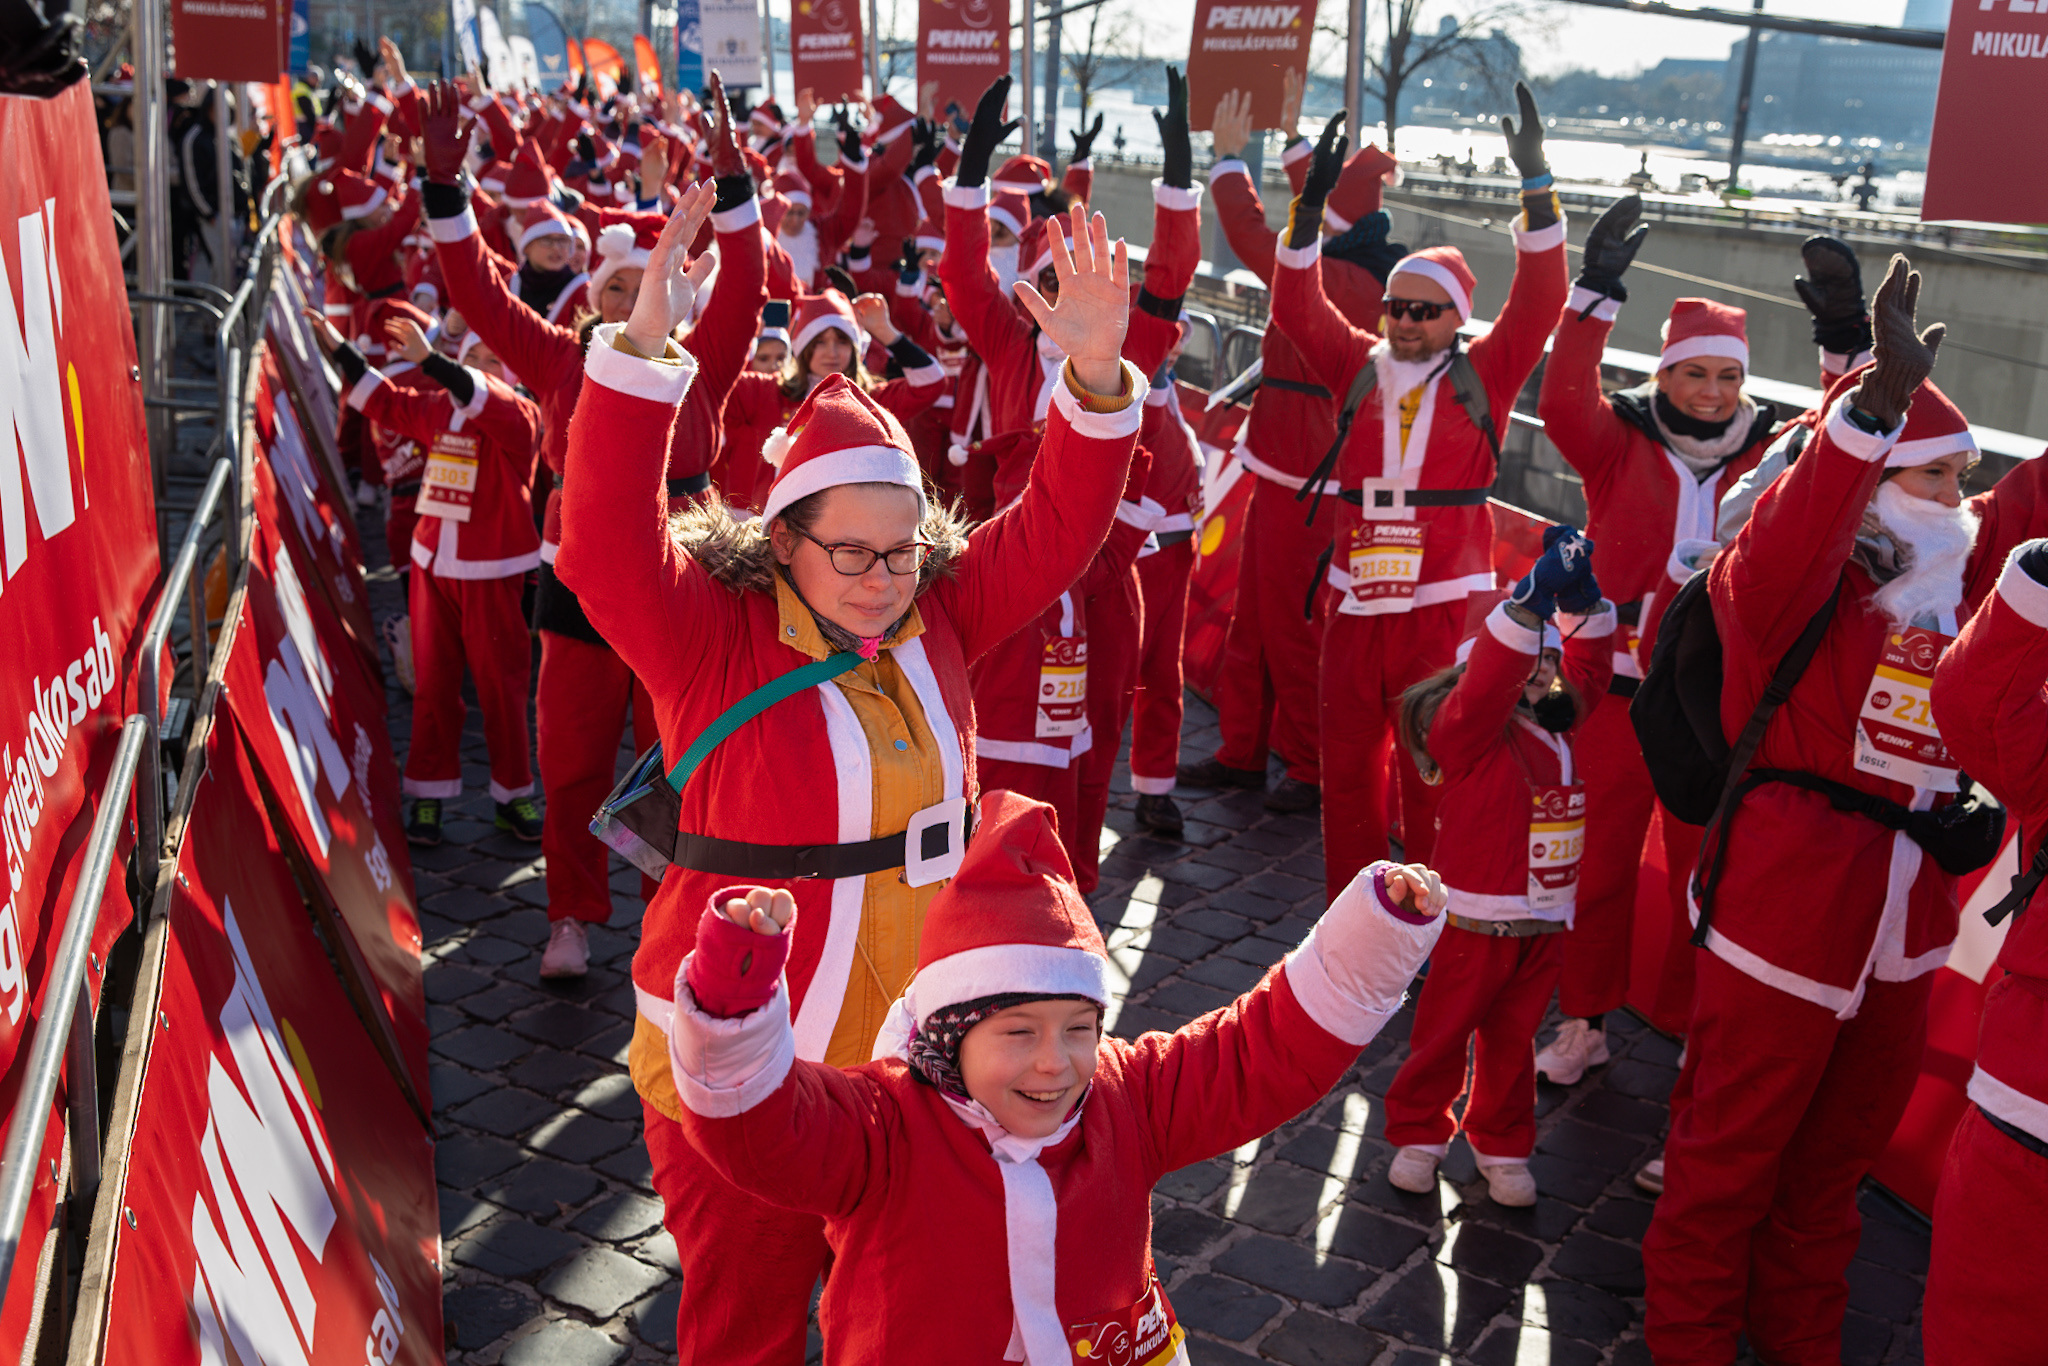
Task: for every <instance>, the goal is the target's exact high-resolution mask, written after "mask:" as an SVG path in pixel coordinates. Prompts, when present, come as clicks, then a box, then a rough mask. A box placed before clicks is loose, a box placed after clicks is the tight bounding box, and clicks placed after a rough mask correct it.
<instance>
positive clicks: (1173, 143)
mask: <svg viewBox="0 0 2048 1366" xmlns="http://www.w3.org/2000/svg"><path fill="white" fill-rule="evenodd" d="M1152 122H1154V123H1156V124H1157V125H1159V144H1160V146H1161V147H1163V148H1164V149H1165V152H1166V164H1165V166H1164V168H1163V169H1162V170H1161V172H1160V176H1159V179H1160V183H1161V184H1165V185H1171V186H1173V187H1174V188H1175V189H1177V190H1185V189H1187V188H1188V187H1189V186H1191V185H1193V184H1194V183H1195V154H1194V150H1193V149H1192V147H1191V146H1190V145H1189V141H1188V79H1187V77H1185V76H1183V75H1181V74H1180V70H1179V68H1177V67H1172V66H1169V67H1167V68H1166V112H1165V113H1164V114H1162V113H1160V112H1159V111H1158V110H1157V109H1155V110H1153V111H1152ZM1095 128H1096V131H1097V132H1100V131H1101V130H1102V118H1101V116H1100V115H1097V116H1096V119H1095ZM1090 136H1093V135H1092V134H1091V135H1090Z"/></svg>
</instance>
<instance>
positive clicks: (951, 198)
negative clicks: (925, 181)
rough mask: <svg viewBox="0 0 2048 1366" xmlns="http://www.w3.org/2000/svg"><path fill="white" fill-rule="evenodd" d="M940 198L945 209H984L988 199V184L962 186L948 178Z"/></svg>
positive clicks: (983, 182) (985, 182) (984, 182)
mask: <svg viewBox="0 0 2048 1366" xmlns="http://www.w3.org/2000/svg"><path fill="white" fill-rule="evenodd" d="M941 197H942V198H943V199H944V200H945V203H946V207H947V208H951V209H985V208H987V207H988V202H989V198H990V195H989V192H988V182H987V181H986V180H984V181H982V182H981V184H979V185H962V184H960V183H958V182H957V181H954V180H952V179H950V178H949V179H948V180H947V181H946V184H945V189H944V190H943V191H942V192H941Z"/></svg>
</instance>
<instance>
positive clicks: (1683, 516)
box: [1536, 195, 1779, 1086]
mask: <svg viewBox="0 0 2048 1366" xmlns="http://www.w3.org/2000/svg"><path fill="white" fill-rule="evenodd" d="M1642 208H1643V202H1642V200H1641V199H1640V198H1639V197H1637V196H1635V195H1629V196H1627V197H1626V198H1624V199H1621V200H1618V201H1616V202H1615V204H1614V205H1613V206H1612V207H1610V208H1609V209H1608V210H1607V212H1606V213H1604V214H1602V215H1601V216H1600V221H1599V222H1597V223H1595V224H1594V225H1593V230H1592V232H1591V233H1589V234H1588V235H1587V238H1586V257H1585V264H1584V266H1583V267H1582V268H1581V270H1580V271H1579V278H1578V283H1577V285H1576V286H1575V287H1574V288H1573V290H1572V295H1571V300H1570V302H1569V303H1567V304H1566V305H1565V310H1564V316H1563V318H1562V319H1560V320H1559V322H1558V325H1557V336H1556V338H1555V340H1554V342H1553V344H1552V346H1551V353H1550V360H1549V363H1548V364H1546V365H1545V366H1544V369H1543V390H1542V394H1541V397H1540V398H1539V399H1538V401H1537V414H1538V416H1539V417H1541V418H1542V420H1543V432H1544V435H1545V436H1547V437H1549V438H1550V440H1551V442H1552V443H1553V444H1554V445H1556V447H1557V449H1558V452H1559V453H1560V454H1561V455H1563V456H1564V458H1565V461H1566V463H1567V464H1569V465H1570V466H1571V467H1572V469H1574V470H1575V471H1577V472H1578V474H1579V477H1580V478H1581V479H1582V480H1583V481H1584V483H1585V492H1586V507H1587V528H1586V529H1587V533H1588V534H1589V535H1590V536H1591V538H1592V541H1593V544H1594V545H1596V546H1598V547H1599V549H1598V550H1596V551H1595V552H1594V569H1595V571H1596V572H1597V573H1598V574H1599V575H1600V582H1601V585H1602V586H1603V587H1605V588H1606V589H1607V592H1608V595H1609V596H1610V597H1612V598H1613V599H1614V601H1615V602H1616V603H1618V604H1620V612H1621V616H1622V620H1623V621H1624V622H1625V623H1626V627H1625V629H1624V630H1623V631H1622V633H1621V634H1619V635H1617V636H1616V637H1615V651H1614V678H1613V682H1612V683H1611V684H1610V687H1611V689H1612V691H1613V693H1614V696H1615V698H1616V700H1617V704H1616V705H1614V706H1611V707H1601V708H1599V709H1598V710H1596V711H1595V712H1594V714H1593V717H1592V719H1591V720H1590V723H1589V724H1588V726H1587V728H1586V730H1585V732H1584V734H1583V736H1582V737H1581V739H1580V741H1579V752H1580V754H1581V756H1582V758H1583V759H1584V765H1585V771H1586V782H1587V791H1586V812H1587V817H1586V819H1587V825H1586V851H1587V852H1586V861H1585V864H1584V867H1583V869H1582V871H1581V876H1580V879H1579V897H1578V910H1577V914H1576V915H1575V916H1574V918H1573V921H1572V928H1571V931H1570V933H1568V934H1566V935H1565V936H1564V972H1563V976H1562V978H1561V979H1560V981H1559V987H1558V1002H1559V1008H1560V1009H1562V1010H1563V1012H1564V1015H1565V1020H1564V1024H1563V1027H1562V1028H1560V1029H1559V1030H1558V1033H1557V1037H1556V1038H1555V1039H1554V1040H1553V1041H1552V1042H1551V1043H1550V1045H1549V1046H1548V1047H1546V1048H1545V1049H1544V1050H1543V1051H1542V1053H1540V1054H1538V1055H1537V1058H1536V1070H1537V1072H1538V1073H1539V1074H1540V1075H1542V1076H1544V1077H1546V1078H1548V1079H1549V1080H1550V1081H1553V1082H1556V1083H1557V1084H1558V1085H1560V1086H1570V1085H1572V1084H1573V1083H1575V1082H1577V1081H1578V1080H1579V1078H1580V1077H1582V1076H1584V1075H1585V1072H1586V1069H1587V1068H1588V1067H1598V1066H1600V1065H1601V1064H1603V1063H1605V1062H1606V1061H1607V1059H1608V1053H1607V1035H1606V1030H1605V1028H1604V1024H1603V1017H1604V1016H1605V1015H1606V1013H1607V1012H1608V1011H1610V1010H1619V1009H1620V1008H1621V1005H1622V1001H1623V998H1624V997H1625V996H1626V995H1627V991H1628V979H1629V963H1630V949H1631V939H1632V934H1633V930H1634V927H1635V912H1636V884H1637V881H1638V875H1639V873H1640V871H1641V867H1642V851H1643V838H1644V836H1645V834H1647V832H1648V830H1649V826H1650V814H1651V811H1652V809H1653V808H1654V807H1655V805H1656V793H1655V791H1654V790H1653V789H1652V787H1651V785H1650V770H1649V767H1648V765H1646V764H1645V763H1644V762H1643V752H1642V746H1641V745H1640V744H1638V743H1637V740H1636V733H1635V728H1634V727H1633V726H1631V725H1630V724H1629V717H1628V704H1627V700H1628V699H1629V698H1631V697H1633V696H1634V695H1635V691H1636V688H1637V686H1638V685H1639V683H1640V681H1641V679H1642V676H1643V671H1644V669H1645V668H1646V667H1648V664H1649V658H1650V649H1651V647H1652V646H1653V645H1654V644H1655V643H1656V639H1657V625H1658V623H1659V622H1660V621H1661V620H1662V619H1663V615H1664V609H1665V607H1666V606H1668V605H1669V604H1670V601H1671V598H1672V595H1673V594H1675V593H1676V592H1677V591H1678V589H1679V588H1680V587H1681V586H1682V585H1683V584H1684V583H1685V581H1686V580H1687V579H1689V578H1691V577H1692V575H1693V572H1694V571H1695V570H1696V569H1698V568H1700V566H1701V565H1702V564H1703V563H1704V562H1705V560H1706V559H1707V558H1711V556H1712V555H1713V553H1714V551H1715V550H1716V549H1718V546H1717V543H1716V541H1715V532H1714V520H1715V510H1716V508H1717V507H1718V506H1719V504H1720V500H1721V495H1722V494H1723V493H1725V492H1727V491H1728V490H1729V489H1730V488H1732V487H1733V486H1734V484H1735V482H1736V480H1738V479H1740V478H1741V477H1742V475H1743V474H1745V473H1747V472H1748V471H1749V470H1750V469H1751V468H1753V467H1754V466H1755V465H1756V463H1757V461H1759V460H1761V459H1762V458H1763V454H1764V451H1765V450H1766V449H1767V448H1768V447H1769V446H1770V444H1771V442H1772V441H1774V440H1775V439H1776V438H1777V434H1778V417H1779V414H1778V412H1777V410H1776V409H1774V408H1773V407H1772V406H1771V405H1770V404H1768V403H1759V402H1757V401H1756V400H1754V399H1752V398H1751V397H1750V396H1749V395H1748V394H1746V393H1745V392H1743V383H1744V381H1745V380H1746V379H1747V377H1748V373H1749V339H1748V334H1747V324H1748V316H1747V315H1746V314H1745V313H1744V312H1743V311H1742V310H1741V309H1739V308H1730V307H1729V306H1727V305H1726V304H1718V303H1714V302H1712V301H1711V300H1707V299H1680V300H1678V301H1677V302H1676V303H1674V304H1673V305H1672V306H1671V316H1670V318H1669V319H1668V320H1667V321H1666V322H1665V324H1664V348H1663V353H1662V354H1661V355H1660V356H1659V357H1658V361H1657V372H1656V374H1655V376H1654V377H1653V378H1652V380H1651V381H1650V382H1649V383H1648V384H1645V385H1643V386H1641V387H1640V388H1636V389H1628V390H1623V391H1621V392H1619V393H1615V394H1612V395H1609V394H1607V393H1606V392H1604V391H1603V390H1602V388H1601V385H1600V363H1601V357H1602V355H1603V354H1604V353H1605V351H1606V347H1607V339H1608V337H1609V335H1610V334H1611V333H1612V332H1613V330H1614V321H1615V319H1616V318H1617V317H1618V316H1619V315H1620V313H1621V306H1622V304H1624V303H1626V302H1627V301H1628V286H1627V285H1626V284H1625V283H1623V281H1622V276H1623V274H1624V273H1625V272H1626V271H1627V269H1628V267H1629V264H1630V262H1632V261H1633V260H1634V259H1635V254H1636V250H1637V249H1638V248H1639V247H1640V246H1641V245H1642V241H1643V238H1644V237H1645V236H1647V235H1648V233H1649V226H1648V225H1647V224H1643V223H1641V222H1640V219H1641V217H1642ZM1663 832H1664V846H1665V859H1666V863H1665V866H1666V867H1667V868H1671V869H1674V870H1676V871H1674V873H1673V875H1672V879H1671V881H1672V890H1673V893H1674V901H1675V903H1676V909H1675V913H1674V919H1673V922H1672V925H1673V928H1672V935H1673V939H1674V941H1675V942H1676V943H1677V944H1680V945H1682V944H1683V943H1684V941H1685V939H1686V937H1687V936H1688V935H1690V933H1691V928H1690V926H1687V925H1685V924H1684V914H1685V911H1684V905H1685V901H1684V892H1683V889H1684V879H1685V878H1687V877H1689V876H1690V874H1691V869H1692V864H1693V858H1694V855H1695V854H1696V853H1697V852H1698V849H1699V837H1700V833H1701V832H1700V830H1699V829H1698V827H1695V826H1687V825H1684V824H1683V823H1681V822H1680V821H1678V820H1677V819H1675V818H1674V817H1673V816H1672V815H1671V814H1670V813H1669V812H1666V813H1665V814H1664V821H1663ZM1690 954H1691V951H1690V950H1689V949H1684V950H1681V957H1680V958H1679V962H1680V963H1687V962H1688V961H1689V958H1690ZM1690 988H1691V978H1690V975H1689V974H1686V975H1685V976H1684V981H1683V987H1682V989H1681V990H1674V992H1673V993H1672V994H1673V997H1674V999H1672V1000H1670V1001H1663V1000H1661V999H1660V1001H1659V1003H1658V1010H1657V1014H1658V1017H1659V1018H1658V1019H1657V1021H1656V1023H1657V1024H1658V1025H1659V1027H1660V1028H1666V1029H1674V1030H1678V1029H1683V1028H1684V1027H1685V1018H1686V1016H1687V1015H1688V1014H1690V1011H1691V1004H1692V1002H1691V990H1690Z"/></svg>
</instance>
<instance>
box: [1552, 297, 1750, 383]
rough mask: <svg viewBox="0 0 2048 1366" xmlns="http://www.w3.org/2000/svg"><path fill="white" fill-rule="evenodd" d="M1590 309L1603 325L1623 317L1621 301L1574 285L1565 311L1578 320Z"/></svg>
mask: <svg viewBox="0 0 2048 1366" xmlns="http://www.w3.org/2000/svg"><path fill="white" fill-rule="evenodd" d="M1588 308H1591V309H1592V310H1593V313H1592V316H1593V317H1594V318H1595V319H1596V320H1598V321H1600V322H1603V323H1611V322H1613V321H1614V320H1615V319H1616V318H1618V317H1620V316H1621V301H1620V300H1619V299H1610V298H1608V297H1607V296H1606V295H1605V294H1602V293H1599V292H1598V291H1597V290H1591V289H1587V288H1586V287H1585V286H1584V285H1573V286H1572V297H1571V301H1570V302H1569V303H1567V304H1566V305H1565V306H1564V311H1565V312H1566V313H1568V314H1569V315H1571V317H1572V318H1573V319H1574V320H1576V319H1577V318H1578V316H1579V315H1580V314H1581V313H1584V312H1585V311H1586V310H1587V309H1588ZM1746 365H1747V362H1745V366H1746Z"/></svg>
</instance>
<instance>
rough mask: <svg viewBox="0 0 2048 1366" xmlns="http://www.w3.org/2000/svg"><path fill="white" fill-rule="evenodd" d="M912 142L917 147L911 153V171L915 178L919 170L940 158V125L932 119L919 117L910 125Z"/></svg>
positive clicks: (912, 176)
mask: <svg viewBox="0 0 2048 1366" xmlns="http://www.w3.org/2000/svg"><path fill="white" fill-rule="evenodd" d="M910 143H911V146H913V147H915V148H917V150H916V151H915V152H912V153H911V154H910V172H909V173H910V176H911V178H912V179H915V178H916V176H917V173H918V172H919V171H922V170H923V169H924V168H925V167H927V166H931V165H934V164H936V163H937V161H938V159H939V126H938V125H937V124H936V123H933V122H932V121H931V120H930V119H919V120H918V121H917V122H916V123H913V124H911V125H910Z"/></svg>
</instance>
